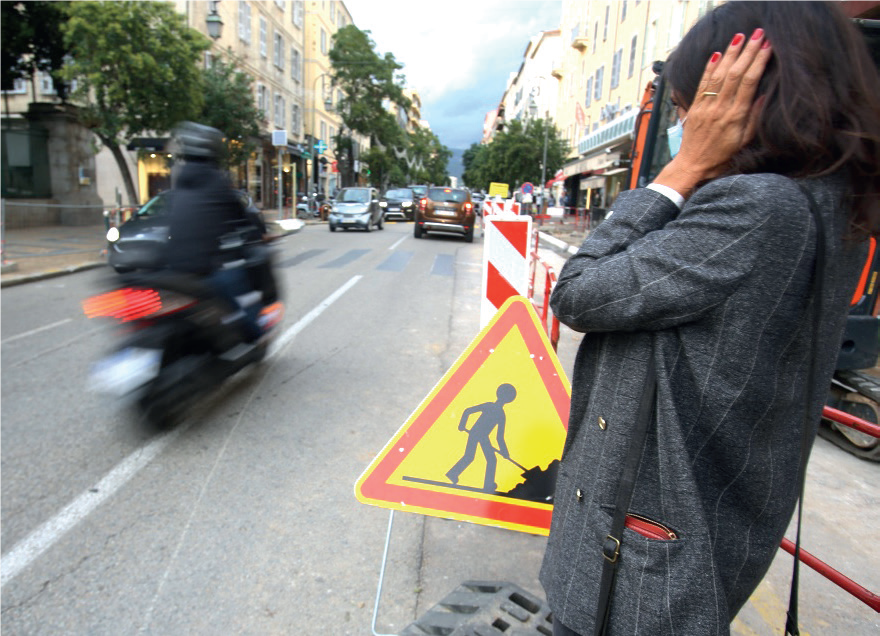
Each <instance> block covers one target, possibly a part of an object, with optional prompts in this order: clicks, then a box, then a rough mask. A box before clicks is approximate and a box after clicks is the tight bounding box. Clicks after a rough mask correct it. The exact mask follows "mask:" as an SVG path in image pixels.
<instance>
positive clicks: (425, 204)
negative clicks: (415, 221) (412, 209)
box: [419, 198, 428, 212]
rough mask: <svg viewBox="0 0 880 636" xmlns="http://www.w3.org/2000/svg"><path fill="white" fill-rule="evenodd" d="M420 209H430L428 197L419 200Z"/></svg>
mask: <svg viewBox="0 0 880 636" xmlns="http://www.w3.org/2000/svg"><path fill="white" fill-rule="evenodd" d="M419 209H420V210H421V211H422V212H424V211H425V210H427V209H428V199H427V198H424V199H422V200H421V201H419Z"/></svg>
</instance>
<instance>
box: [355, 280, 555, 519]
mask: <svg viewBox="0 0 880 636" xmlns="http://www.w3.org/2000/svg"><path fill="white" fill-rule="evenodd" d="M570 402H571V385H570V384H569V382H568V379H567V378H566V377H565V373H564V372H563V370H562V367H561V366H560V364H559V359H558V358H557V357H556V353H555V352H554V351H553V348H552V347H551V346H550V342H549V340H548V339H547V336H546V334H545V333H544V330H543V329H542V328H541V325H540V323H539V322H538V318H537V316H536V315H535V311H534V309H533V308H532V306H531V303H529V301H528V300H527V299H525V298H523V297H521V296H514V297H512V298H510V299H509V300H508V301H507V302H506V303H505V304H504V305H503V306H502V307H501V309H500V310H499V311H498V313H497V314H496V316H495V317H494V318H493V319H492V320H491V321H490V323H489V324H488V325H486V327H485V328H484V329H483V330H482V331H481V332H480V334H479V335H478V336H477V337H476V338H475V339H474V341H473V342H472V343H471V344H470V345H469V346H468V348H467V349H466V350H465V352H464V353H463V354H462V355H461V357H459V359H458V360H457V361H456V362H455V364H454V365H453V366H452V368H450V369H449V370H448V371H447V372H446V374H445V375H444V376H443V378H442V379H441V380H440V382H439V383H438V384H437V386H435V387H434V389H433V390H432V391H431V392H430V393H429V394H428V396H427V397H426V398H425V400H424V401H423V402H422V403H421V404H420V405H419V406H418V408H417V409H416V410H415V412H414V413H413V414H412V415H411V416H410V417H409V419H408V420H407V421H406V423H405V424H404V425H403V426H402V427H401V428H400V430H398V431H397V433H396V434H395V435H394V437H393V438H392V439H391V441H390V442H388V444H387V445H386V446H385V448H384V449H382V451H381V452H380V453H379V455H378V456H377V457H376V458H375V459H374V460H373V462H372V463H371V464H370V466H369V467H368V468H367V469H366V470H365V471H364V474H363V475H361V477H360V479H358V481H357V484H356V485H355V496H356V497H357V499H358V501H360V502H361V503H366V504H373V505H376V506H381V507H383V508H392V509H394V510H403V511H407V512H417V513H421V514H426V515H431V516H436V517H445V518H450V519H458V520H461V521H470V522H474V523H480V524H483V525H491V526H500V527H504V528H509V529H511V530H518V531H521V532H531V533H535V534H544V535H546V534H548V533H549V531H550V517H551V514H552V510H553V500H552V498H553V490H554V487H555V482H556V470H557V467H558V465H559V457H560V456H561V454H562V446H563V444H564V442H565V431H566V426H567V424H568V410H569V404H570Z"/></svg>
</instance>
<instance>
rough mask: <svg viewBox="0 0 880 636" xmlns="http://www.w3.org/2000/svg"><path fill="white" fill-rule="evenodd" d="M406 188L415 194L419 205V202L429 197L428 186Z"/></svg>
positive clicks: (409, 186)
mask: <svg viewBox="0 0 880 636" xmlns="http://www.w3.org/2000/svg"><path fill="white" fill-rule="evenodd" d="M406 187H407V188H409V189H410V190H412V191H413V192H414V193H415V195H416V203H418V201H419V200H421V199H424V198H425V197H426V196H428V186H426V185H408V186H406Z"/></svg>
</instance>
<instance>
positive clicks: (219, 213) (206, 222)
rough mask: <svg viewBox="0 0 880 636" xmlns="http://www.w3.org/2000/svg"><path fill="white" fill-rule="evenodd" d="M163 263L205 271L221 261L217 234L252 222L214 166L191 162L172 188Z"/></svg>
mask: <svg viewBox="0 0 880 636" xmlns="http://www.w3.org/2000/svg"><path fill="white" fill-rule="evenodd" d="M170 196H171V203H170V223H169V238H168V251H167V254H166V263H167V265H168V267H169V268H171V269H174V270H177V271H183V272H190V273H194V274H208V273H210V272H212V271H214V270H215V269H217V268H218V267H219V266H220V265H221V264H222V262H223V256H222V254H221V251H220V237H221V236H223V235H224V234H226V233H228V232H230V231H232V230H234V229H235V228H236V227H240V226H242V225H253V222H252V221H251V219H250V218H249V217H248V215H247V214H246V212H245V208H244V206H243V205H242V202H241V199H240V198H239V196H238V195H237V194H236V193H235V191H234V190H233V189H232V185H231V183H230V182H229V178H228V177H227V175H226V174H225V173H223V172H222V171H221V170H219V169H218V168H217V167H215V166H213V165H210V164H206V163H197V162H190V163H187V164H186V165H184V166H183V168H182V169H181V171H180V174H178V175H177V179H176V182H175V187H174V189H173V190H172V191H171V195H170Z"/></svg>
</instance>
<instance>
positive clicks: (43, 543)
mask: <svg viewBox="0 0 880 636" xmlns="http://www.w3.org/2000/svg"><path fill="white" fill-rule="evenodd" d="M361 278H363V276H355V277H353V278H352V279H351V280H349V281H348V282H347V283H345V285H343V286H342V287H340V288H339V289H337V290H336V291H335V292H333V293H332V294H330V296H328V297H327V298H326V299H325V300H324V301H323V302H322V303H321V304H319V305H318V306H317V307H315V308H314V309H312V310H311V311H310V312H309V313H307V314H306V315H305V316H303V317H302V318H300V320H299V321H298V322H297V323H296V324H295V325H293V326H291V327H290V328H289V329H287V331H285V332H284V333H283V334H282V335H281V336H279V337H278V339H277V340H276V341H275V343H274V346H273V347H272V348H271V349H270V350H269V354H268V355H269V357H271V356H274V355H276V354H278V353H280V352H281V350H282V349H283V348H284V347H285V346H287V344H289V343H290V342H291V341H292V340H293V338H294V337H296V335H297V334H298V333H299V332H300V331H302V330H303V329H304V328H305V327H306V326H308V325H309V323H311V322H313V321H314V320H315V319H316V318H317V317H318V316H320V315H321V314H322V313H323V312H324V310H326V309H327V308H328V307H329V306H330V305H332V304H333V303H334V302H336V301H337V300H338V299H339V298H340V297H341V296H342V295H343V294H344V293H345V292H347V291H348V290H349V289H351V288H352V287H353V286H354V285H355V283H357V282H358V281H359V280H360V279H361ZM46 328H48V327H46ZM191 425H192V423H189V424H183V425H181V426H180V427H178V428H175V429H174V430H173V431H170V432H168V433H163V434H162V435H160V436H159V437H156V438H155V439H153V440H152V441H151V442H150V443H149V444H147V445H146V446H143V447H142V448H139V449H137V450H136V451H134V452H133V453H132V454H131V455H129V456H128V457H126V458H125V459H124V460H122V461H121V462H120V463H119V464H117V466H116V467H115V468H114V469H113V470H111V471H110V472H109V473H108V474H107V475H106V476H105V477H104V478H103V479H101V480H100V481H99V482H98V483H97V484H95V485H94V486H93V487H91V488H89V489H88V490H87V491H86V492H84V493H83V494H81V495H80V496H79V497H77V498H76V499H74V500H73V502H72V503H70V504H68V505H67V506H66V507H65V508H64V509H63V510H62V511H61V512H59V513H58V514H57V515H55V516H54V517H52V518H51V519H49V520H48V521H46V522H45V523H43V524H42V525H41V526H39V527H38V528H37V529H36V530H34V531H33V532H31V533H30V534H29V535H28V536H27V537H26V538H25V539H23V540H22V541H19V542H18V543H17V544H16V545H15V546H14V547H13V548H12V549H11V550H9V552H7V553H6V554H4V555H3V556H2V558H0V587H3V586H5V585H6V584H7V583H8V582H9V581H11V580H12V579H14V578H15V577H16V576H18V574H19V573H21V571H22V570H24V569H25V568H26V567H27V566H28V565H30V564H31V563H32V562H33V561H34V560H35V559H37V558H38V557H39V556H40V555H42V554H43V553H44V552H45V551H46V550H48V549H49V548H51V547H52V546H53V545H55V543H57V542H58V540H59V539H61V538H62V537H63V536H64V535H65V534H67V533H68V532H69V531H70V530H71V529H72V528H74V527H75V526H76V525H77V524H78V523H79V522H81V521H82V520H83V519H85V518H86V517H87V516H88V515H89V514H91V513H92V511H93V510H95V508H97V507H98V506H100V505H101V504H102V503H103V502H104V501H106V500H107V499H109V498H110V497H111V496H113V495H114V494H115V493H116V491H118V490H119V489H120V488H122V487H123V486H124V485H125V484H127V483H128V482H129V481H130V480H131V478H132V477H134V476H135V475H136V474H138V472H140V471H141V469H143V468H144V467H145V466H146V465H147V464H149V463H150V462H151V461H153V460H154V459H155V458H156V457H158V456H159V455H160V454H161V453H162V452H163V451H164V450H165V449H166V448H168V446H170V445H171V444H172V443H173V442H174V441H175V440H176V439H177V438H178V437H179V436H180V435H181V434H183V433H184V432H185V431H186V430H187V429H188V428H189V427H190V426H191ZM227 441H228V439H227ZM225 449H226V445H225V444H224V447H223V450H222V451H221V455H222V453H223V451H225ZM211 472H212V474H213V469H212V471H211ZM187 525H189V524H187Z"/></svg>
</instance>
